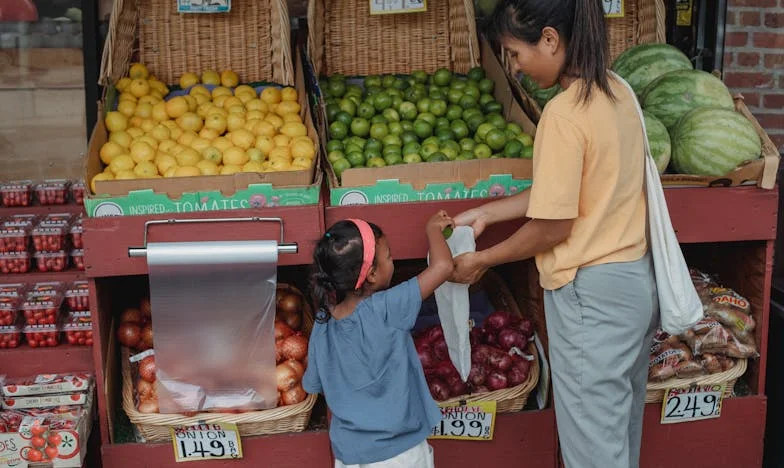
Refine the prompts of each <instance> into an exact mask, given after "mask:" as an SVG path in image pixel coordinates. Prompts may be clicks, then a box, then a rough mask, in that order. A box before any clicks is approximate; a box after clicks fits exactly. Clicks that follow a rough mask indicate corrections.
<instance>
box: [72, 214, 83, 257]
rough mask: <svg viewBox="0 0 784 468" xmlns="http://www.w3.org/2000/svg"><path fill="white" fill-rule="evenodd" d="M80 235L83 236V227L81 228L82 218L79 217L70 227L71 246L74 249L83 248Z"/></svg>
mask: <svg viewBox="0 0 784 468" xmlns="http://www.w3.org/2000/svg"><path fill="white" fill-rule="evenodd" d="M82 234H84V227H83V226H82V216H81V215H80V216H79V217H78V218H76V221H74V223H73V225H72V226H71V245H72V246H73V248H74V249H83V248H84V242H83V241H82Z"/></svg>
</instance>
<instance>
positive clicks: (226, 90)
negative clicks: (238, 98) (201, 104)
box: [212, 86, 234, 106]
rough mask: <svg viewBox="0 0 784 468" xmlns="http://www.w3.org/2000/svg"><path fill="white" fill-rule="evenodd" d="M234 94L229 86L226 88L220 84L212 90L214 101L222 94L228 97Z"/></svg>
mask: <svg viewBox="0 0 784 468" xmlns="http://www.w3.org/2000/svg"><path fill="white" fill-rule="evenodd" d="M233 95H234V93H232V92H231V90H230V89H229V88H224V87H223V86H218V87H217V88H214V89H213V90H212V100H213V101H216V100H217V99H218V98H219V97H221V96H226V97H227V98H228V97H231V96H233ZM216 105H218V106H219V105H220V104H217V103H216Z"/></svg>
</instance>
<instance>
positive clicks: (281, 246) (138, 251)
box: [128, 216, 298, 257]
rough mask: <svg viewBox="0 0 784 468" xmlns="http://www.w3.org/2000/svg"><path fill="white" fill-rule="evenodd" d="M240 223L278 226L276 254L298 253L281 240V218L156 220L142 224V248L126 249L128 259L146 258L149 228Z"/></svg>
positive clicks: (296, 248)
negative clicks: (171, 225) (273, 224)
mask: <svg viewBox="0 0 784 468" xmlns="http://www.w3.org/2000/svg"><path fill="white" fill-rule="evenodd" d="M241 222H260V223H278V224H280V240H279V241H278V254H295V253H297V251H298V246H297V243H296V242H290V243H286V242H284V240H283V219H281V218H261V217H258V216H253V217H250V218H204V219H157V220H151V221H147V222H145V223H144V247H128V256H129V257H146V256H147V234H148V233H149V231H150V226H153V225H160V224H165V225H170V224H198V223H241Z"/></svg>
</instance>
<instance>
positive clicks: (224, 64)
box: [86, 0, 320, 216]
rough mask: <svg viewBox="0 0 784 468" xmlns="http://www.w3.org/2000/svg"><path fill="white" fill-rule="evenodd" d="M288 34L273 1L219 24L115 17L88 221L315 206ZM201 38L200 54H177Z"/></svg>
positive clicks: (127, 6) (304, 113) (239, 8)
mask: <svg viewBox="0 0 784 468" xmlns="http://www.w3.org/2000/svg"><path fill="white" fill-rule="evenodd" d="M127 23H131V24H132V27H131V28H130V30H129V29H126V28H124V27H119V26H118V25H119V24H123V25H124V26H127V25H128V24H127ZM112 25H113V26H112ZM288 28H289V23H288V14H287V10H286V5H285V3H284V2H281V1H280V0H270V1H265V2H251V1H239V2H234V5H233V6H232V10H231V12H230V13H226V14H218V15H177V13H176V3H171V2H163V1H160V0H148V1H142V2H126V3H124V4H123V6H122V7H121V8H116V9H115V10H114V11H113V16H112V23H110V32H109V39H108V40H107V47H106V48H105V54H104V58H103V65H102V66H103V70H102V80H103V81H104V82H105V83H106V85H107V89H108V91H107V93H106V95H105V97H104V103H103V105H102V109H101V111H102V115H101V119H99V120H100V122H99V123H98V125H97V126H96V129H95V130H94V132H93V135H92V138H91V141H90V147H89V151H88V161H87V180H88V181H89V183H90V189H91V192H92V194H93V195H92V196H89V197H87V201H86V204H87V211H88V215H89V216H110V215H146V214H156V213H169V212H192V211H209V210H227V209H241V208H260V207H267V206H295V205H313V204H317V203H318V195H319V186H320V171H319V170H318V162H319V160H318V158H316V155H317V154H318V152H319V148H318V144H319V142H318V137H317V134H316V130H315V128H314V126H313V122H312V118H311V115H310V109H309V106H307V104H306V103H307V100H306V96H305V89H304V80H302V79H301V77H300V75H299V74H298V75H297V76H295V75H294V73H293V68H292V60H291V50H290V48H291V47H290V40H289V33H288V31H289V29H288ZM208 31H209V32H210V33H211V34H212V35H211V36H210V38H211V39H210V41H209V43H206V42H198V43H188V44H187V46H186V44H180V43H178V42H177V41H178V40H179V38H180V37H189V36H194V37H199V36H203V35H204V34H206V33H207V32H208ZM229 31H231V32H229ZM224 35H225V36H226V37H220V36H224ZM229 35H230V37H229ZM161 37H163V38H167V39H168V38H178V39H170V40H171V41H173V42H171V43H164V44H161V43H160V38H161ZM125 41H130V44H127V43H125ZM134 41H135V42H134ZM132 44H138V54H134V52H133V48H132V47H131V45H132ZM132 60H138V62H136V63H133V64H131V63H130V62H131V61H132ZM241 83H242V84H241Z"/></svg>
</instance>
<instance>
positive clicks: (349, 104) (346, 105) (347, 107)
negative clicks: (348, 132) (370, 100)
mask: <svg viewBox="0 0 784 468" xmlns="http://www.w3.org/2000/svg"><path fill="white" fill-rule="evenodd" d="M340 110H341V111H343V112H345V113H347V114H348V115H350V116H352V117H353V116H355V115H356V114H357V104H356V103H355V102H354V101H352V100H351V99H348V98H346V99H341V101H340Z"/></svg>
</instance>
